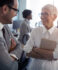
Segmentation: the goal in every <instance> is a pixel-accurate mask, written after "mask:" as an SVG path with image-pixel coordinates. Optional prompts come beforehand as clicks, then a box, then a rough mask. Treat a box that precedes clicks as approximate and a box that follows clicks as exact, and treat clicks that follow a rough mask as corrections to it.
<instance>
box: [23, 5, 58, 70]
mask: <svg viewBox="0 0 58 70" xmlns="http://www.w3.org/2000/svg"><path fill="white" fill-rule="evenodd" d="M56 18H57V9H56V7H55V6H53V5H50V4H48V5H45V6H44V7H43V8H42V12H41V20H42V23H43V25H44V26H43V27H38V28H35V29H34V30H33V31H32V32H31V36H30V38H29V40H28V42H27V44H26V45H25V46H24V51H26V53H29V54H28V55H29V56H32V57H35V58H39V59H35V58H32V61H31V63H30V66H29V70H58V66H57V65H58V60H57V59H58V29H57V28H56V27H54V25H53V22H54V21H55V19H56ZM42 39H46V40H48V41H49V40H51V41H52V42H54V41H55V42H56V45H55V46H56V48H55V49H54V50H52V49H51V50H48V49H44V48H41V45H40V44H41V41H42ZM47 46H48V45H46V47H47ZM43 47H44V45H43Z"/></svg>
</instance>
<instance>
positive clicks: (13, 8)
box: [8, 6, 19, 12]
mask: <svg viewBox="0 0 58 70" xmlns="http://www.w3.org/2000/svg"><path fill="white" fill-rule="evenodd" d="M8 7H9V8H10V9H13V10H14V11H16V12H19V10H18V9H16V8H13V7H11V6H8Z"/></svg>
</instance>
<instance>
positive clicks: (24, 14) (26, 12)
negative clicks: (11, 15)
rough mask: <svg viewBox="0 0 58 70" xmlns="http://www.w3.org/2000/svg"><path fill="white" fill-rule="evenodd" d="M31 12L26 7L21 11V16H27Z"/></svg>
mask: <svg viewBox="0 0 58 70" xmlns="http://www.w3.org/2000/svg"><path fill="white" fill-rule="evenodd" d="M31 13H32V11H31V10H28V9H26V10H24V11H23V12H22V15H23V18H27V16H29V15H30V14H31Z"/></svg>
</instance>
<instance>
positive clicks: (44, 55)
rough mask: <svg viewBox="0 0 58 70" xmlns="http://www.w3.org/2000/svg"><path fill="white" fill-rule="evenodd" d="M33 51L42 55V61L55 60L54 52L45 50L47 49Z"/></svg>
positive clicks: (34, 49)
mask: <svg viewBox="0 0 58 70" xmlns="http://www.w3.org/2000/svg"><path fill="white" fill-rule="evenodd" d="M33 51H34V52H35V53H36V54H38V55H40V57H41V59H46V60H55V59H54V58H53V51H52V50H45V49H40V48H33Z"/></svg>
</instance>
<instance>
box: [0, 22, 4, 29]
mask: <svg viewBox="0 0 58 70" xmlns="http://www.w3.org/2000/svg"><path fill="white" fill-rule="evenodd" d="M3 27H4V25H3V24H2V23H1V22H0V30H2V29H3Z"/></svg>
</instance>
